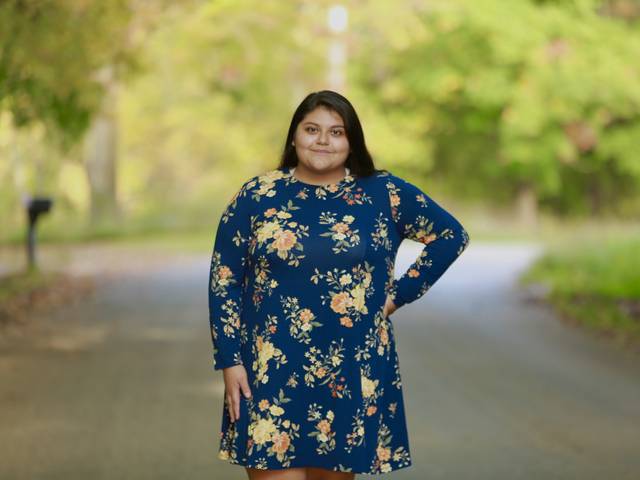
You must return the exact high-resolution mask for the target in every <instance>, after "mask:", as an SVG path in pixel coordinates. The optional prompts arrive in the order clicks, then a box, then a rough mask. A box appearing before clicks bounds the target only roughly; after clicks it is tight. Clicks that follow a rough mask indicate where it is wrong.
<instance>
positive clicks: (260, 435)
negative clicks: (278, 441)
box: [252, 418, 277, 445]
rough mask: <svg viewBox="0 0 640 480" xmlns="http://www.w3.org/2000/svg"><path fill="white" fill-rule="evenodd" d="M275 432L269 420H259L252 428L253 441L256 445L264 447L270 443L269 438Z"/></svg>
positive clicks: (274, 427)
mask: <svg viewBox="0 0 640 480" xmlns="http://www.w3.org/2000/svg"><path fill="white" fill-rule="evenodd" d="M276 431H277V430H276V426H275V425H274V424H273V421H272V420H271V419H270V418H261V419H260V420H258V422H257V423H256V424H255V426H254V427H253V434H252V438H253V441H254V442H255V443H257V444H258V445H264V444H265V443H267V442H269V441H271V436H272V435H273V434H274V433H275V432H276Z"/></svg>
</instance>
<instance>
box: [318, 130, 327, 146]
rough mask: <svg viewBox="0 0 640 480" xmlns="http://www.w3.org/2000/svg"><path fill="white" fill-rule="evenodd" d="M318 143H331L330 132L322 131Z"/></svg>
mask: <svg viewBox="0 0 640 480" xmlns="http://www.w3.org/2000/svg"><path fill="white" fill-rule="evenodd" d="M318 143H320V144H322V145H328V144H329V132H325V133H320V137H319V138H318Z"/></svg>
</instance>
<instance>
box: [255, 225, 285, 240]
mask: <svg viewBox="0 0 640 480" xmlns="http://www.w3.org/2000/svg"><path fill="white" fill-rule="evenodd" d="M279 230H280V225H279V224H278V222H265V223H263V224H262V227H260V228H259V229H258V234H257V239H258V242H266V241H267V240H270V239H272V238H273V237H274V235H275V233H276V232H277V231H279Z"/></svg>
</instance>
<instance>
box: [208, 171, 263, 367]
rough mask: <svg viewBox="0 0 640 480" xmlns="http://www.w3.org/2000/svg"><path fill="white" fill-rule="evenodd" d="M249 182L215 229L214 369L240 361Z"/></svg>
mask: <svg viewBox="0 0 640 480" xmlns="http://www.w3.org/2000/svg"><path fill="white" fill-rule="evenodd" d="M254 178H255V177H254ZM253 184H254V183H253V180H249V181H247V182H245V183H244V184H243V185H242V187H241V188H240V189H239V190H238V191H237V192H236V193H235V195H234V196H233V198H232V199H231V201H230V202H229V204H228V205H227V206H226V208H225V210H224V211H223V213H222V217H221V218H220V222H219V224H218V229H217V231H216V237H215V243H214V247H213V254H212V256H211V269H210V272H209V325H210V327H211V339H212V342H213V367H214V370H222V369H223V368H227V367H230V366H233V365H241V364H242V358H241V356H240V346H241V343H242V342H245V341H246V340H247V330H246V325H245V324H243V323H242V322H241V312H242V298H243V291H244V287H245V273H246V270H247V268H248V263H249V256H248V253H249V243H250V238H251V203H252V202H253V200H252V199H251V197H250V196H249V194H248V189H249V187H251V186H252V185H253Z"/></svg>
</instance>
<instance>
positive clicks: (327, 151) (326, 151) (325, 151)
mask: <svg viewBox="0 0 640 480" xmlns="http://www.w3.org/2000/svg"><path fill="white" fill-rule="evenodd" d="M311 151H312V152H316V153H331V152H330V151H329V150H313V149H311Z"/></svg>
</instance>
